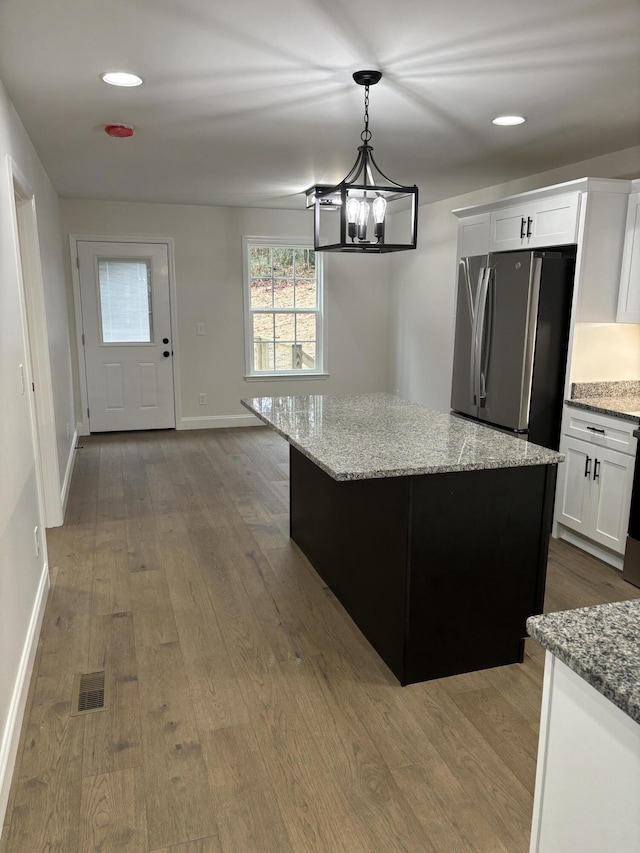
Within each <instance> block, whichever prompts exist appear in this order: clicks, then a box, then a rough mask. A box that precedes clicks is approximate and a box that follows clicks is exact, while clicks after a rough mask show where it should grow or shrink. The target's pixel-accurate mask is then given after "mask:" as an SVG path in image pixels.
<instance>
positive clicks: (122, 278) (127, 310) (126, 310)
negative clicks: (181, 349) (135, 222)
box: [98, 258, 153, 344]
mask: <svg viewBox="0 0 640 853" xmlns="http://www.w3.org/2000/svg"><path fill="white" fill-rule="evenodd" d="M98 283H99V297H100V300H99V302H100V329H101V335H102V343H103V344H115V343H126V344H128V343H150V342H151V341H152V333H153V329H152V323H151V316H152V315H151V270H150V266H149V261H147V260H140V261H137V260H122V261H120V260H114V259H113V258H99V259H98Z"/></svg>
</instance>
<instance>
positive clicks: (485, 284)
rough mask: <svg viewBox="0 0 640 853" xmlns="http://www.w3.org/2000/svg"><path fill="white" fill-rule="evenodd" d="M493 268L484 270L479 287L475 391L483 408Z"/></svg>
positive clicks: (485, 391) (485, 397)
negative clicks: (485, 348)
mask: <svg viewBox="0 0 640 853" xmlns="http://www.w3.org/2000/svg"><path fill="white" fill-rule="evenodd" d="M491 273H492V270H491V267H486V268H485V269H483V270H482V278H481V281H480V284H479V287H478V304H477V306H476V336H475V352H474V361H475V389H476V397H477V401H478V402H477V405H478V406H479V407H480V408H482V407H483V406H484V403H485V400H486V399H487V389H486V381H485V375H484V372H483V370H482V353H483V346H482V345H483V342H484V335H485V321H486V318H487V297H488V295H489V284H490V281H491Z"/></svg>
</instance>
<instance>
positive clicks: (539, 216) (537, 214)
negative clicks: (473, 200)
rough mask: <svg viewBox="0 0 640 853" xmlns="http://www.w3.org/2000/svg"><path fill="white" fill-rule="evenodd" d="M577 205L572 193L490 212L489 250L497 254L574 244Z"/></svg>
mask: <svg viewBox="0 0 640 853" xmlns="http://www.w3.org/2000/svg"><path fill="white" fill-rule="evenodd" d="M579 206H580V193H578V192H575V193H570V194H569V195H561V196H557V197H555V198H545V199H541V200H539V201H528V202H523V203H520V204H514V205H510V206H509V207H503V208H500V209H499V210H494V211H493V212H492V213H491V236H490V241H489V248H490V250H491V251H492V252H501V251H509V250H511V249H527V248H532V249H535V248H538V247H540V246H562V245H566V244H569V243H576V242H577V239H578V209H579Z"/></svg>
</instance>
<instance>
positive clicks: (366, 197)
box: [306, 70, 418, 254]
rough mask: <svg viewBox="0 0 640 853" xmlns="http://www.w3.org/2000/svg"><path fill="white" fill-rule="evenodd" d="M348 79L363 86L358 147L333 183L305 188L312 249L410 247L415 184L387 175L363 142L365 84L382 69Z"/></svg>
mask: <svg viewBox="0 0 640 853" xmlns="http://www.w3.org/2000/svg"><path fill="white" fill-rule="evenodd" d="M353 79H354V80H355V82H356V83H357V84H358V85H359V86H364V87H365V95H364V129H363V131H362V133H361V134H360V139H361V140H362V145H359V146H358V156H357V158H356V162H355V163H354V165H353V168H352V169H351V171H350V172H349V174H348V175H347V176H346V177H345V178H343V180H342V181H340V183H339V184H336V185H335V186H331V185H326V184H316V185H315V186H313V187H310V188H309V189H308V190H307V192H306V196H307V207H310V208H313V210H314V229H313V233H314V240H313V242H314V248H315V249H316V251H325V252H359V253H363V252H364V253H367V252H368V253H378V254H380V253H383V252H400V251H403V250H406V249H415V247H416V238H417V228H418V187H417V186H415V185H414V186H403V185H402V184H398V183H396V182H395V181H392V180H391V179H390V178H389V177H387V175H385V173H384V172H383V171H382V170H381V169H380V167H379V166H378V164H377V163H376V161H375V160H374V158H373V147H372V146H371V145H370V144H369V143H370V141H371V135H372V134H371V131H370V130H369V87H370V86H375V84H376V83H379V82H380V80H381V79H382V72H381V71H371V70H368V71H356V72H355V73H354V75H353ZM370 218H372V220H373V221H372V222H371V221H370Z"/></svg>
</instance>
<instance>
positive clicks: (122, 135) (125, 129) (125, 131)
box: [104, 124, 133, 139]
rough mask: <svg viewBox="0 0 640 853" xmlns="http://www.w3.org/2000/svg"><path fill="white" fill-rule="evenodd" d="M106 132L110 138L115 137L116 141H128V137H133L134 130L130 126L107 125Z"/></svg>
mask: <svg viewBox="0 0 640 853" xmlns="http://www.w3.org/2000/svg"><path fill="white" fill-rule="evenodd" d="M104 132H105V133H108V134H109V136H115V138H116V139H126V138H127V136H133V128H132V127H131V125H130V124H107V125H105V128H104Z"/></svg>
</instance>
